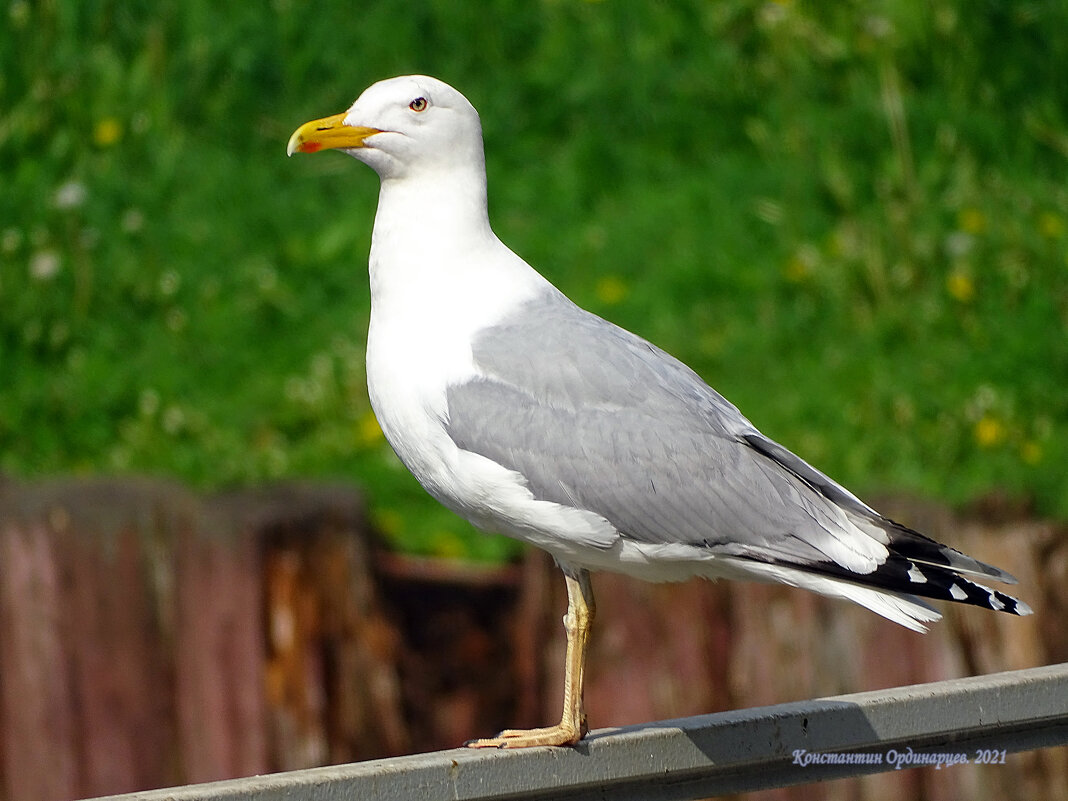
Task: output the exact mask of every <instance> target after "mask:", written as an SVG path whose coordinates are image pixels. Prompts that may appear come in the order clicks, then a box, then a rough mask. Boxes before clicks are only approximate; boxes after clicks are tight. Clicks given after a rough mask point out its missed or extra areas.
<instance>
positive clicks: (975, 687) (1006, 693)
mask: <svg viewBox="0 0 1068 801" xmlns="http://www.w3.org/2000/svg"><path fill="white" fill-rule="evenodd" d="M1064 744H1068V663H1066V664H1059V665H1050V666H1047V667H1040V668H1031V669H1028V670H1018V671H1011V672H1007V673H996V674H992V675H988V676H978V677H976V678H969V679H958V680H953V681H942V682H936V683H933V684H920V685H914V686H910V687H900V688H895V689H892V690H881V691H877V692H866V693H857V694H854V695H842V696H837V697H833V698H822V699H818V700H813V701H801V702H796V703H790V704H781V705H778V706H769V707H761V708H756V709H745V710H739V711H736V712H724V713H720V714H714V715H701V716H698V717H692V718H684V719H680V720H668V721H661V722H657V723H649V724H645V725H641V726H628V727H625V728H618V729H602V730H598V731H595V732H592V733H591V734H590V735H589V736H588V737H587V738H586V739H584V740H583V741H582V742H581V743H580V744H579V745H578V746H577V747H575V748H534V749H525V750H516V751H498V750H492V751H487V750H470V749H454V750H450V751H439V752H436V753H430V754H416V755H413V756H406V757H398V758H394V759H380V760H374V761H370V762H361V763H355V764H351V765H339V766H335V767H325V768H313V769H311V770H299V771H292V772H289V773H278V774H272V775H267V776H256V777H252V778H247V779H233V780H229V781H221V782H212V783H207V784H199V785H189V786H185V787H177V788H172V789H166V790H153V791H148V792H141V793H131V794H127V795H122V796H109V799H111V801H120V799H121V801H135V799H136V800H137V801H191V800H192V799H204V800H205V801H282V800H283V799H289V800H291V799H295V798H299V799H302V801H303V800H304V799H315V800H316V801H335V800H337V801H340V799H346V800H348V799H387V800H388V799H423V798H430V799H446V798H448V799H490V798H494V799H550V798H551V799H600V798H604V797H611V798H613V799H620V800H621V801H622V800H625V799H639V798H640V799H661V800H663V801H666V800H667V799H692V798H704V797H708V796H714V795H721V794H727V793H739V792H745V791H748V790H757V789H763V788H769V787H784V786H787V785H792V784H801V783H806V782H813V781H821V780H826V779H833V778H842V777H846V776H857V775H861V774H865V773H875V772H879V771H887V770H898V769H903V768H911V767H917V766H921V765H936V766H937V765H941V766H942V767H945V768H947V769H951V768H952V766H953V765H959V764H964V763H965V762H967V763H975V762H977V761H979V762H981V761H988V762H992V763H993V764H997V762H998V761H999V760H1003V759H1004V757H1005V755H1006V754H1008V753H1014V752H1017V751H1027V750H1034V749H1039V748H1048V747H1052V746H1057V745H1064Z"/></svg>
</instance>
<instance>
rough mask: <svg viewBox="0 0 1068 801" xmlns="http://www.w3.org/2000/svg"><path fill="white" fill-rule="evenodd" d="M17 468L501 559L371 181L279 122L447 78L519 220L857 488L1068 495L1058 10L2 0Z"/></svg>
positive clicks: (525, 239)
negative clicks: (379, 420) (418, 450)
mask: <svg viewBox="0 0 1068 801" xmlns="http://www.w3.org/2000/svg"><path fill="white" fill-rule="evenodd" d="M3 13H4V14H6V17H7V18H6V19H4V20H3V21H2V24H0V260H2V261H0V471H4V472H8V473H13V474H16V475H25V476H33V475H41V474H49V473H56V472H74V473H101V472H103V473H120V474H122V473H144V472H149V473H158V474H166V475H173V476H178V477H181V478H183V479H185V480H188V481H191V482H193V483H195V484H197V485H201V486H209V487H211V486H220V485H230V484H235V483H250V482H257V481H262V480H265V479H272V478H277V477H287V476H299V477H324V478H344V479H356V480H359V481H360V482H362V483H363V484H364V485H365V486H366V487H367V488H368V491H369V494H370V497H371V499H372V502H373V505H374V510H375V515H376V518H377V520H378V521H379V523H380V525H381V526H382V528H383V529H384V530H385V531H386V532H387V533H389V534H390V535H391V536H392V537H393V538H394V539H395V541H396V542H397V544H398V545H399V546H400V547H404V548H407V549H411V550H416V551H424V552H431V553H440V554H459V553H468V554H476V555H481V556H485V557H495V556H501V555H504V554H506V553H507V552H509V549H510V548H511V547H512V546H511V545H510V544H508V543H506V542H504V541H503V540H501V539H499V538H498V539H490V538H484V537H481V536H480V535H476V534H473V533H472V532H470V531H469V529H468V528H467V527H466V525H465V524H463V523H462V522H460V521H459V520H456V519H454V518H453V517H451V516H450V515H449V514H448V513H446V512H444V511H443V510H439V509H438V508H437V507H436V506H435V505H434V503H433V502H432V501H431V500H430V499H429V498H427V497H425V496H424V495H423V493H422V491H421V490H420V489H419V488H418V487H417V486H416V485H415V483H414V481H413V480H412V479H411V478H410V477H409V476H408V475H407V474H406V473H405V472H404V470H403V469H402V468H401V467H400V466H399V465H398V463H397V462H396V460H395V458H394V457H393V456H392V453H391V452H390V450H389V447H388V445H386V444H385V442H384V441H383V440H382V439H381V436H380V434H379V432H378V430H377V427H376V426H375V424H374V420H373V417H372V416H371V414H370V411H369V407H368V404H367V399H366V395H365V390H364V385H363V382H364V376H363V363H362V359H363V340H364V335H365V328H366V316H367V307H368V290H367V282H366V274H365V265H366V254H367V249H368V244H369V238H370V230H371V224H372V220H373V216H374V209H375V203H376V199H377V179H376V178H375V176H374V175H373V174H372V173H371V172H370V171H369V170H367V169H366V168H364V167H363V166H362V165H359V164H357V163H355V162H353V161H352V160H350V159H347V158H345V157H344V156H342V155H340V154H334V153H327V154H322V155H318V156H316V157H314V158H300V159H294V160H287V159H286V158H285V151H284V148H285V143H286V140H287V138H288V135H289V134H290V132H291V131H292V130H293V129H294V128H295V127H296V126H297V125H298V124H300V123H302V122H304V121H306V120H308V119H311V118H313V117H320V116H324V115H326V114H330V113H335V112H337V111H340V110H342V109H343V108H345V107H346V106H347V105H348V104H349V103H350V102H351V101H352V99H353V98H354V97H355V96H356V95H357V94H359V92H360V91H362V89H363V88H364V87H365V86H367V85H368V84H370V83H372V82H373V81H375V80H378V79H380V78H384V77H388V76H391V75H395V74H402V73H409V72H426V73H430V74H434V75H437V76H438V77H441V78H443V79H445V80H447V81H448V82H450V83H452V84H453V85H455V86H456V87H458V88H459V89H460V90H461V91H463V92H464V93H465V94H467V96H468V97H469V98H470V99H471V100H472V102H474V104H475V105H476V107H478V108H479V110H480V112H481V115H482V119H483V124H484V128H485V139H486V143H487V150H488V170H489V178H490V197H491V216H492V218H493V220H494V221H495V226H496V228H497V231H498V233H499V234H500V235H501V237H502V238H503V239H504V240H505V241H506V242H508V243H509V244H510V245H511V246H512V247H513V248H514V249H516V250H517V251H518V252H520V253H521V254H523V255H524V256H525V257H526V258H527V259H528V260H529V261H530V262H531V263H533V264H534V265H535V266H537V267H538V268H539V269H540V270H541V271H542V272H544V273H545V274H546V275H547V276H549V277H550V278H551V279H552V280H553V281H554V282H556V283H557V284H558V285H559V286H561V288H563V289H564V290H565V291H566V292H567V293H568V294H570V295H571V296H572V297H574V298H575V299H576V300H577V301H578V302H580V303H582V304H583V305H586V306H587V307H589V308H591V309H593V310H594V311H596V312H598V313H600V314H602V315H603V316H606V317H609V318H611V319H613V320H615V321H617V322H619V323H621V324H622V325H624V326H626V327H629V328H631V329H633V330H635V331H637V332H639V333H641V334H643V335H644V336H646V337H648V338H650V339H652V340H653V341H655V342H657V343H658V344H660V345H661V346H663V347H665V348H667V349H668V350H669V351H671V352H673V353H675V354H676V355H678V356H680V357H681V358H683V359H684V360H685V361H687V362H688V363H690V364H691V365H692V366H693V367H694V368H695V369H697V370H698V372H700V373H701V374H702V375H704V376H705V377H706V378H707V379H708V380H709V381H710V383H712V384H713V385H715V386H716V387H717V388H718V389H720V390H721V391H722V392H724V394H726V395H727V396H728V397H729V398H731V399H732V400H734V401H735V402H736V403H737V404H738V405H739V406H740V407H741V408H742V409H743V411H745V412H746V413H747V415H748V416H749V417H750V418H751V419H752V420H753V421H754V422H755V423H757V425H759V426H761V427H762V428H763V429H764V430H765V431H766V432H767V433H768V434H770V435H772V436H774V437H776V438H777V439H779V440H781V441H782V442H783V443H784V444H786V445H787V446H789V447H791V448H792V449H794V450H796V451H798V452H799V453H801V454H802V455H803V456H805V457H806V458H808V459H809V460H810V461H813V462H814V463H816V464H817V465H819V466H820V467H822V468H823V469H825V470H826V471H828V472H829V473H831V474H832V475H834V476H836V477H838V478H839V479H840V480H842V481H843V482H844V483H846V484H847V485H848V486H851V487H852V488H854V489H856V490H858V491H865V490H869V489H872V488H877V487H879V488H882V487H897V488H904V489H910V490H914V491H918V492H921V493H923V494H926V495H929V496H932V497H941V498H945V499H949V500H952V501H955V502H961V501H965V500H968V499H970V498H973V497H975V496H977V495H979V494H982V493H985V492H989V491H991V490H994V489H1000V490H1004V491H1007V492H1009V493H1012V494H1016V495H1025V496H1028V497H1032V498H1034V499H1035V500H1036V501H1037V503H1038V506H1039V508H1040V509H1041V510H1042V511H1043V512H1045V513H1048V514H1055V515H1059V516H1061V517H1065V516H1068V491H1066V490H1068V479H1066V477H1065V474H1066V470H1065V468H1066V466H1068V447H1066V444H1065V443H1066V441H1068V437H1066V435H1068V399H1066V392H1065V385H1066V379H1068V183H1066V180H1065V179H1066V173H1068V170H1066V166H1068V163H1066V159H1068V124H1066V123H1068V120H1066V115H1068V81H1066V80H1065V79H1064V76H1065V70H1066V65H1068V37H1066V36H1065V35H1064V31H1066V30H1068V5H1066V4H1064V3H1062V2H1055V1H1054V0H1049V1H1048V2H1023V1H1021V2H1014V3H1002V2H994V0H933V1H932V2H929V3H892V2H879V1H878V0H871V2H862V1H861V0H847V1H845V2H840V3H804V2H755V1H753V0H719V1H718V2H711V1H710V0H707V1H704V2H702V1H701V0H690V2H672V3H654V2H637V1H630V0H607V1H606V2H576V1H575V0H538V1H537V2H529V3H510V2H503V0H495V1H494V2H487V3H479V4H473V3H466V2H460V1H459V0H406V2H385V1H383V2H367V3H363V4H351V3H342V2H324V3H308V2H298V1H297V0H274V2H269V3H248V4H243V5H242V4H222V3H216V2H207V0H182V1H181V2H176V1H172V2H166V1H164V2H158V1H154V2H151V3H148V2H143V0H140V1H139V0H126V1H124V2H121V3H120V2H102V1H96V2H94V1H93V0H50V1H46V2H32V3H31V2H28V1H27V0H15V2H12V3H9V4H7V5H6V6H5V8H4V10H3Z"/></svg>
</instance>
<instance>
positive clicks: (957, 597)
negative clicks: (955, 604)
mask: <svg viewBox="0 0 1068 801" xmlns="http://www.w3.org/2000/svg"><path fill="white" fill-rule="evenodd" d="M949 596H950V597H951V598H952V599H953V600H954V601H963V600H964V599H965V598H967V597H968V593H966V592H965V591H964V590H962V589H961V588H960V587H959V586H958V585H956V584H950V585H949Z"/></svg>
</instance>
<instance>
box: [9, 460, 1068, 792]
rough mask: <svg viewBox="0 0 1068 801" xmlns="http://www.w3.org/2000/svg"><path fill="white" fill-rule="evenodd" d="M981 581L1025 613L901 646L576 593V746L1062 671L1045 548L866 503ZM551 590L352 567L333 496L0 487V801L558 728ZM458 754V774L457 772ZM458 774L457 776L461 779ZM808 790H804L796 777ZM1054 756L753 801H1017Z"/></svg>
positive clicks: (980, 616) (939, 516)
mask: <svg viewBox="0 0 1068 801" xmlns="http://www.w3.org/2000/svg"><path fill="white" fill-rule="evenodd" d="M881 506H882V507H883V508H886V509H887V510H888V511H889V513H890V514H891V515H893V516H895V517H898V518H901V519H903V520H905V521H906V522H911V523H914V524H916V525H918V526H920V527H922V528H924V529H925V530H927V531H930V532H931V533H932V534H934V535H935V536H938V537H939V538H941V539H943V540H945V541H948V542H952V543H953V544H955V545H957V546H958V547H961V548H963V549H964V550H966V551H968V552H970V553H974V554H976V555H977V556H979V557H981V558H983V559H985V560H988V561H991V562H993V563H995V564H998V565H1000V566H1003V567H1005V568H1006V569H1008V570H1010V571H1012V572H1014V573H1016V574H1017V575H1018V577H1019V578H1020V582H1021V583H1020V586H1019V588H1017V589H1018V591H1019V594H1020V595H1021V596H1022V597H1024V598H1025V599H1026V600H1027V601H1028V603H1030V604H1031V605H1032V606H1033V607H1034V608H1035V609H1036V614H1035V615H1034V616H1032V617H1030V618H1024V619H1020V618H1011V617H1009V616H1006V615H996V614H993V613H990V612H984V611H983V610H978V609H966V608H954V607H945V608H944V609H945V612H946V619H945V620H944V621H942V623H940V624H938V625H936V626H935V627H934V628H933V629H932V631H931V633H930V634H928V635H926V636H920V635H916V634H914V633H912V632H909V631H906V630H904V629H902V628H900V627H897V626H894V625H893V624H891V623H888V622H886V621H883V620H882V619H880V618H878V617H876V616H874V615H872V614H870V613H868V612H866V611H865V610H862V609H859V608H853V607H849V606H845V605H839V604H834V603H832V602H828V601H825V600H824V599H821V598H818V597H816V596H813V595H811V594H807V593H803V592H800V591H794V590H790V589H788V588H784V587H762V586H756V585H744V584H731V583H721V584H717V585H711V584H709V583H707V582H700V581H695V582H689V583H686V584H680V585H649V584H644V583H641V582H636V581H632V580H628V579H625V578H623V577H619V576H612V575H607V574H602V575H598V576H596V577H595V578H594V587H595V592H596V594H597V598H598V615H599V616H598V621H597V626H596V629H595V631H594V636H593V642H592V652H591V656H590V672H589V676H588V683H587V692H586V707H587V710H588V712H589V714H590V720H591V723H592V725H594V726H605V725H614V726H627V725H634V724H641V723H644V722H647V721H650V720H663V719H666V718H677V717H683V716H687V715H693V714H696V713H704V712H715V711H717V710H729V709H747V708H753V707H761V706H775V705H778V704H781V703H783V702H792V701H801V700H803V699H808V698H814V697H822V696H838V695H841V694H842V693H851V692H858V691H869V690H880V689H883V688H892V687H900V686H906V685H913V684H918V683H927V682H937V681H941V680H945V679H953V678H957V677H964V676H975V675H983V674H990V673H995V672H999V671H1006V670H1016V669H1023V668H1031V667H1034V666H1040V665H1049V664H1054V663H1060V662H1066V661H1068V629H1066V627H1065V626H1064V623H1063V622H1064V620H1065V619H1068V536H1066V533H1065V529H1064V528H1063V527H1061V526H1058V525H1056V524H1052V523H1049V522H1043V521H1035V520H1031V519H1028V518H1027V517H1026V516H1022V515H1018V514H1015V513H1014V512H1013V511H1012V510H1011V509H1009V510H1007V511H1006V507H1004V506H1000V507H991V508H986V509H984V510H983V514H982V515H981V517H979V516H964V517H958V516H954V515H951V514H950V513H948V512H946V511H945V510H943V509H940V508H937V507H930V506H924V505H922V504H916V503H908V504H900V503H895V502H894V501H893V500H890V501H887V502H882V504H881ZM564 604H565V599H564V597H563V586H562V581H561V580H560V578H559V573H558V571H556V570H555V569H554V568H553V566H552V565H551V563H550V562H549V560H548V559H547V558H545V557H544V555H543V554H540V553H538V552H531V553H530V555H529V556H528V557H527V558H526V559H525V560H524V561H523V562H522V563H521V564H516V565H509V566H505V567H494V568H486V567H480V566H472V565H456V564H453V563H449V562H442V561H435V560H422V561H421V560H412V559H408V558H404V557H400V556H397V555H395V554H390V553H388V552H387V551H385V550H384V549H383V548H381V547H379V546H378V545H377V544H376V541H375V540H374V538H373V536H372V535H371V533H370V532H369V530H368V527H367V525H366V522H365V519H364V512H363V504H362V502H361V499H360V497H359V494H358V493H357V492H355V491H353V490H352V488H350V487H338V486H325V487H324V486H311V485H299V484H297V485H282V486H275V487H269V488H263V489H258V490H255V491H241V492H234V493H226V494H221V495H211V496H202V495H198V494H195V493H192V492H190V491H188V490H187V489H185V488H183V487H181V486H178V485H175V484H173V483H169V482H163V481H150V480H86V481H83V480H62V481H50V482H35V483H21V482H12V481H7V482H4V481H2V480H0V801H38V800H39V801H65V800H67V799H73V798H81V797H87V796H99V795H105V794H109V793H122V792H129V791H139V790H147V789H150V788H158V787H165V786H176V785H185V784H194V783H202V782H210V781H214V780H218V779H226V778H230V777H240V776H249V775H254V774H263V773H269V772H276V771H292V770H297V769H303V768H311V767H314V766H319V765H328V764H338V763H351V762H364V763H366V762H367V761H368V760H372V761H373V760H377V759H382V758H391V757H394V756H397V755H401V754H411V753H414V752H437V751H440V750H441V749H448V748H452V747H455V746H456V745H457V744H459V743H461V742H462V741H463V740H465V739H467V738H469V737H472V736H480V735H486V734H492V733H493V732H495V731H496V730H498V729H500V728H503V727H505V726H531V725H540V724H543V723H544V722H546V721H548V720H550V719H552V718H553V716H554V715H556V714H558V704H559V698H558V694H559V691H560V686H561V677H560V675H559V674H560V670H561V665H562V662H563V659H562V653H561V649H562V647H563V643H562V631H561V627H560V615H561V613H562V611H563V608H564ZM464 753H466V752H464ZM465 758H467V759H470V758H471V757H465ZM809 775H813V774H809ZM1065 786H1068V751H1066V750H1065V749H1045V750H1039V751H1032V752H1029V753H1026V754H1022V755H1020V756H1019V757H1015V758H1011V759H1010V761H1009V763H1008V764H1006V765H1000V766H991V765H986V766H981V765H976V764H968V765H959V766H955V767H954V768H953V769H952V770H935V769H933V768H923V769H920V770H908V771H904V770H902V771H890V772H888V773H884V774H882V775H879V776H873V777H866V778H851V779H844V780H842V781H840V782H836V783H834V784H833V785H821V786H818V787H812V786H808V787H800V788H793V789H783V790H771V791H766V792H764V793H762V794H761V797H762V798H766V799H775V800H776V801H779V799H782V800H783V801H785V800H786V799H806V801H808V800H809V799H823V798H827V799H832V798H841V797H872V798H880V799H886V798H895V797H898V798H909V799H917V798H928V799H933V800H934V801H941V799H953V798H969V799H976V800H977V801H978V800H980V799H994V798H997V799H1014V798H1019V799H1030V798H1036V797H1043V798H1053V797H1057V795H1058V792H1059V789H1060V788H1063V787H1065Z"/></svg>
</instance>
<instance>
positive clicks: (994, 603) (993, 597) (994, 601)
mask: <svg viewBox="0 0 1068 801" xmlns="http://www.w3.org/2000/svg"><path fill="white" fill-rule="evenodd" d="M987 592H988V593H989V594H990V600H989V601H988V602H987V603H989V604H990V608H991V609H996V610H997V611H998V612H1000V611H1001V610H1002V609H1004V608H1005V604H1003V603H1002V602H1001V601H999V600H998V596H997V593H996V592H994V591H993V590H987Z"/></svg>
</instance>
